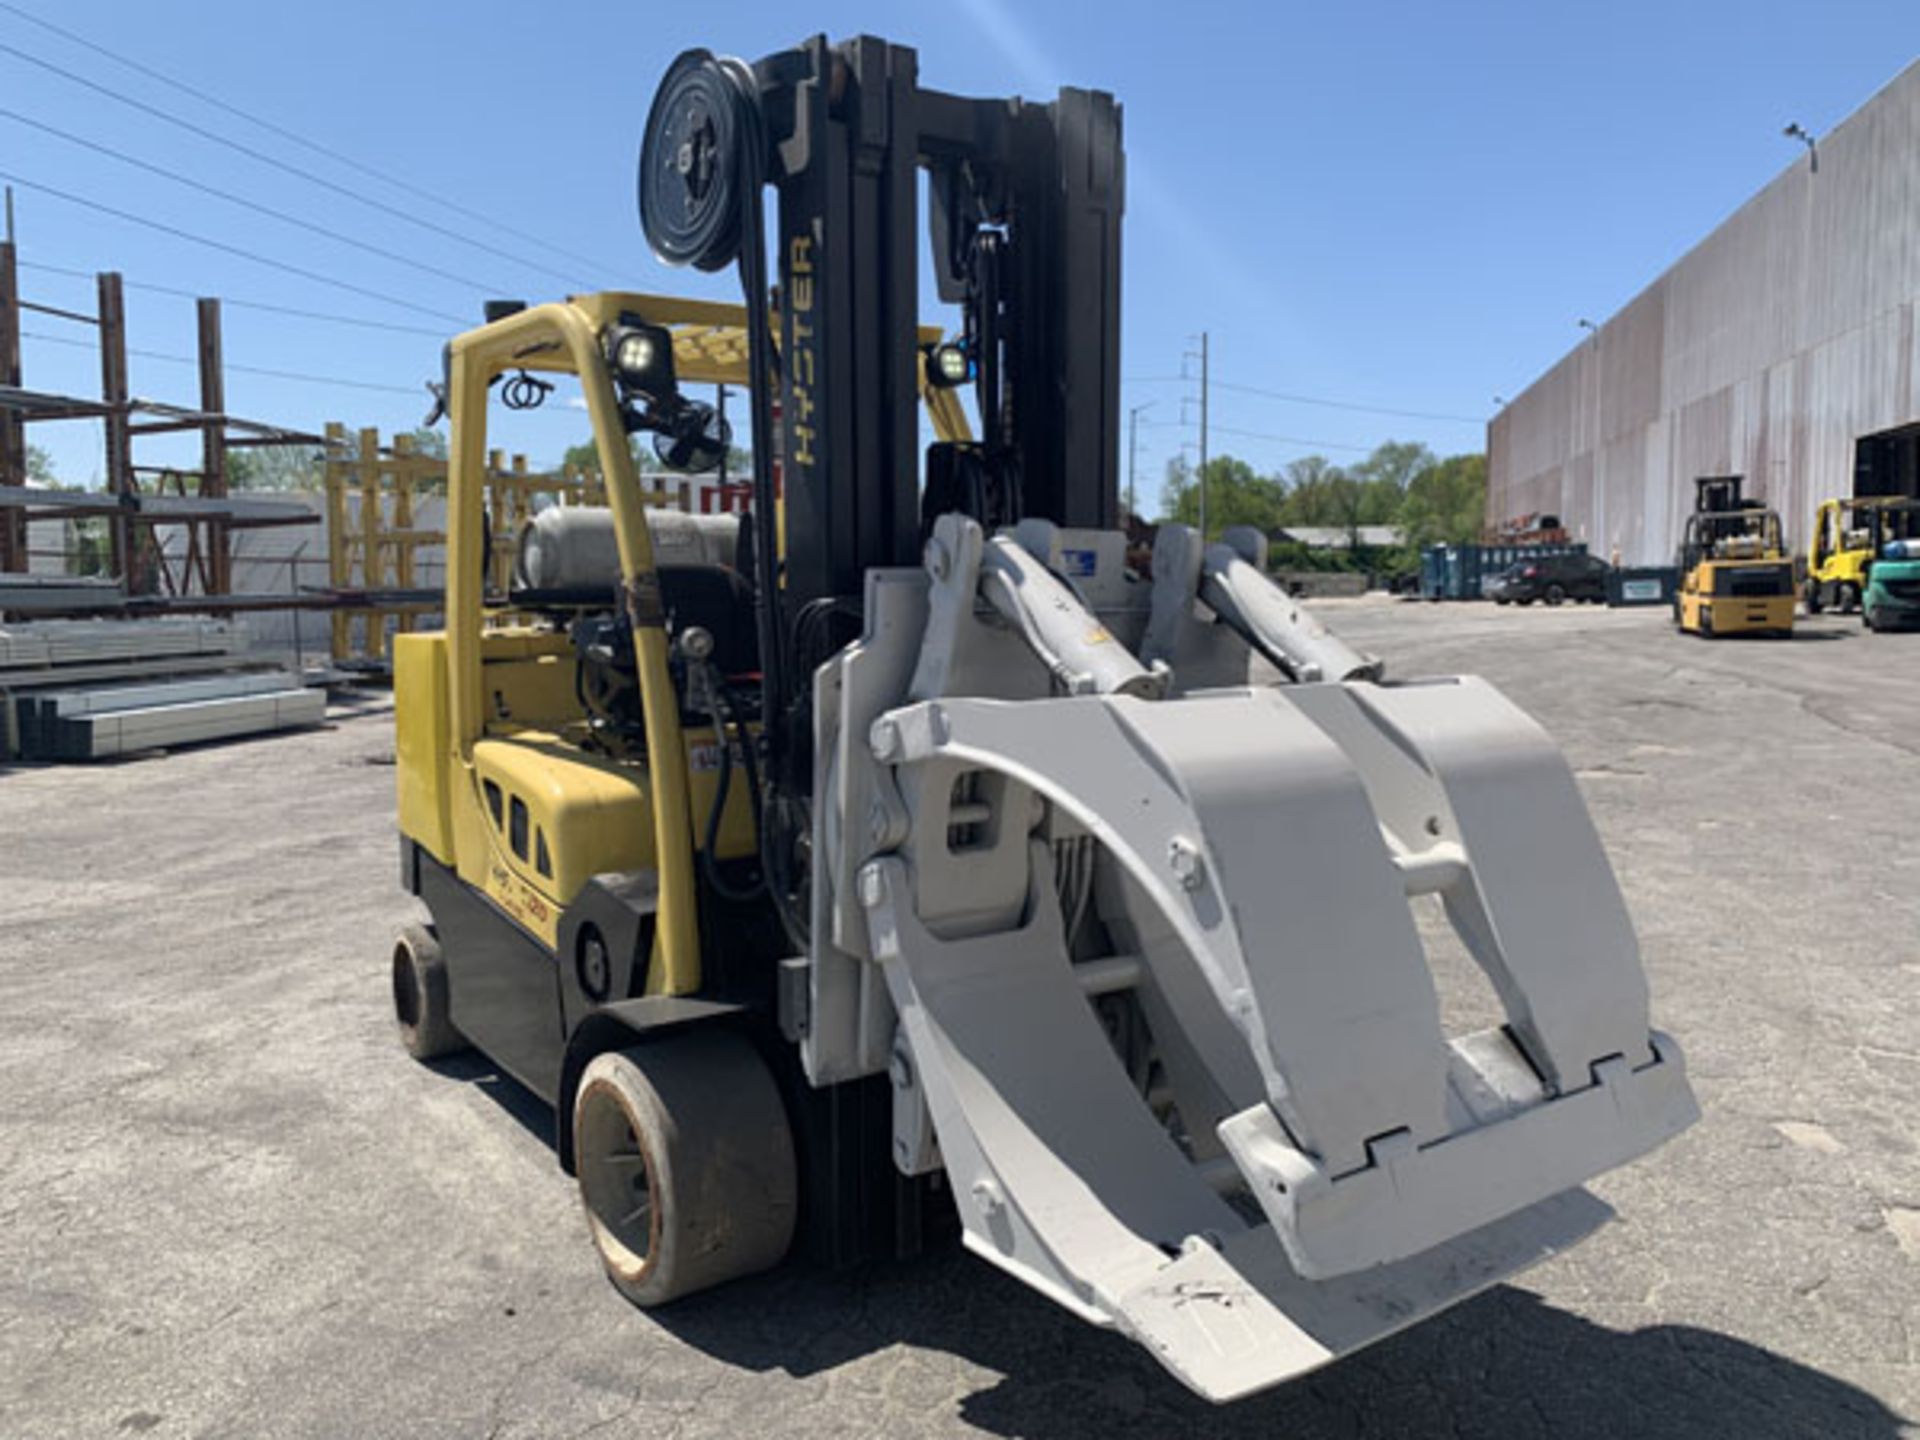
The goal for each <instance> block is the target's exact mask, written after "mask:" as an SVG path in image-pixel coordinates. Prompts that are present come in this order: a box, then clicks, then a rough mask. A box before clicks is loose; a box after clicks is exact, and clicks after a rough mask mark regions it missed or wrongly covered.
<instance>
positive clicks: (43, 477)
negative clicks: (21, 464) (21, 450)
mask: <svg viewBox="0 0 1920 1440" xmlns="http://www.w3.org/2000/svg"><path fill="white" fill-rule="evenodd" d="M27 479H28V480H30V481H37V482H39V483H40V484H42V485H51V484H53V456H51V455H49V454H48V453H47V452H46V451H45V450H42V449H41V448H40V447H39V446H38V445H29V446H27Z"/></svg>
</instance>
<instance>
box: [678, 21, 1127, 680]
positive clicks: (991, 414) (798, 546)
mask: <svg viewBox="0 0 1920 1440" xmlns="http://www.w3.org/2000/svg"><path fill="white" fill-rule="evenodd" d="M717 77H724V79H725V82H726V83H724V84H722V83H721V81H720V79H719V78H717ZM730 142H731V144H732V145H733V146H737V147H738V148H736V149H734V150H733V152H732V153H729V144H730ZM923 171H924V172H925V173H926V174H927V176H928V190H929V197H930V205H929V211H930V213H929V217H928V228H929V231H930V237H931V241H932V247H933V259H934V268H935V272H936V275H937V277H938V288H939V298H940V299H941V300H943V301H947V302H950V303H952V302H958V303H959V304H961V305H962V307H963V310H964V313H965V316H966V336H965V345H966V349H967V352H968V355H969V358H970V361H971V374H970V376H969V378H970V379H971V380H972V381H973V384H974V386H975V393H976V397H977V400H978V405H979V414H980V417H981V421H982V430H983V435H982V438H981V440H980V442H979V443H978V445H975V446H966V447H961V448H962V449H963V450H964V451H965V452H966V453H964V454H955V453H952V452H951V451H946V450H943V449H942V448H941V447H936V450H935V453H934V454H933V455H932V456H930V459H929V466H928V469H929V479H930V481H934V480H938V479H941V478H944V477H947V476H949V475H951V474H952V473H953V472H955V471H956V470H968V471H971V470H984V472H985V473H986V476H987V478H988V480H989V481H990V482H992V483H989V484H986V485H984V486H981V487H979V489H978V490H976V491H971V492H970V491H966V490H965V488H964V487H962V493H978V494H986V495H991V496H994V497H997V499H995V501H994V502H993V509H994V513H992V514H989V515H979V516H977V517H976V518H978V519H980V520H981V521H982V522H983V523H1011V522H1013V521H1017V520H1020V519H1024V518H1028V517H1035V516H1037V517H1041V518H1045V519H1048V520H1051V521H1053V522H1055V523H1056V524H1060V525H1069V526H1087V527H1103V528H1104V527H1111V526H1114V525H1117V524H1118V522H1119V466H1118V437H1119V425H1118V414H1119V395H1120V378H1119V374H1120V372H1119V355H1120V327H1119V314H1120V217H1121V210H1122V205H1123V201H1124V189H1125V185H1124V161H1123V158H1122V152H1121V144H1120V107H1119V105H1118V104H1117V103H1116V102H1115V101H1114V99H1113V97H1112V96H1111V95H1107V94H1104V93H1102V92H1098V91H1087V90H1074V89H1065V90H1062V91H1061V92H1060V94H1059V97H1058V98H1057V99H1056V100H1054V101H1052V102H1051V103H1048V104H1031V103H1028V102H1026V101H1023V100H1018V99H991V100H981V99H970V98H967V97H963V96H957V95H950V94H945V93H943V92H941V91H937V90H930V89H925V88H923V87H922V86H921V85H920V83H919V65H918V58H917V56H916V55H915V52H914V51H913V50H912V49H910V48H908V47H906V46H901V45H893V44H889V43H887V42H885V41H883V40H879V39H875V38H872V37H865V36H863V37H861V38H858V39H855V40H852V41H849V42H846V43H845V44H841V45H837V46H836V45H830V44H829V43H828V42H827V40H826V38H825V37H824V36H816V37H814V38H813V39H810V40H808V41H807V42H805V43H804V44H802V45H799V46H797V47H795V48H793V49H790V50H784V51H781V52H779V53H777V54H774V55H771V56H769V57H767V58H766V59H763V60H761V61H760V62H758V63H757V64H755V65H753V66H751V67H748V66H745V65H742V64H740V62H737V61H729V60H724V59H720V58H718V57H715V56H712V55H709V54H708V53H707V52H705V51H690V52H688V54H686V55H683V56H682V57H681V58H680V60H679V61H677V62H676V63H675V65H674V66H673V67H672V69H671V70H670V71H669V72H668V75H667V77H666V79H665V81H664V82H663V83H662V86H661V90H660V94H659V96H658V98H657V99H656V101H655V104H654V109H653V113H652V114H651V116H650V117H649V120H648V128H647V138H646V143H645V146H644V147H643V153H642V159H641V184H640V192H641V213H642V221H643V224H644V226H645V229H646V232H647V237H648V240H649V242H650V243H651V244H652V246H653V248H654V251H655V253H656V254H658V255H659V256H660V257H661V258H662V259H663V260H666V261H668V262H669V263H676V264H684V263H692V264H695V265H698V266H700V267H701V268H705V269H719V268H721V267H722V266H723V265H725V264H727V263H728V262H729V261H731V260H733V259H734V258H736V256H738V257H739V258H741V259H742V260H743V261H750V260H751V253H750V252H752V251H753V250H754V249H755V248H756V247H757V245H758V243H759V234H758V232H757V231H756V230H755V228H754V226H755V215H754V211H755V209H756V208H757V202H758V196H757V194H754V195H750V194H748V193H747V191H748V190H755V191H757V190H758V188H759V187H760V186H761V185H762V184H764V185H769V186H771V187H772V188H773V190H774V191H775V193H776V196H777V201H778V212H777V219H776V223H775V227H774V229H775V235H776V244H777V247H778V249H777V252H776V253H777V259H776V265H775V267H774V268H775V270H776V271H777V277H778V290H777V292H776V294H775V295H774V297H773V299H774V303H775V305H776V306H777V309H778V313H779V321H778V323H779V326H780V346H779V355H778V357H777V360H776V359H774V357H772V356H769V364H770V365H775V364H777V367H778V382H777V392H778V394H779V396H780V406H781V411H780V427H781V443H780V447H779V449H780V454H781V460H782V465H783V475H784V484H783V496H784V502H785V510H786V536H785V566H784V572H783V574H782V576H781V594H780V596H779V601H780V604H781V606H782V608H783V609H784V610H785V611H786V612H787V615H788V618H789V621H791V618H792V617H793V616H795V615H797V614H798V613H799V611H800V609H801V608H802V607H804V606H806V605H808V604H809V603H811V602H814V601H818V600H830V599H839V600H842V601H850V602H853V603H854V604H856V605H857V604H858V603H859V599H860V596H861V594H862V589H863V586H864V583H865V579H864V577H865V574H866V572H867V571H868V570H870V569H875V568H881V567H888V566H901V565H909V566H910V565H914V564H917V563H918V560H919V554H920V547H921V543H922V541H923V539H924V532H923V524H922V516H921V508H922V507H921V501H920V492H921V466H920V463H919V454H918V451H919V436H920V418H919V409H918V396H919V391H920V384H921V373H920V368H919V367H920V366H921V365H922V364H923V363H924V359H925V357H924V355H923V354H922V352H921V350H920V348H919V343H918V324H919V306H920V296H919V293H918V292H919V283H918V282H919V274H920V267H919V251H918V232H919V226H918V224H917V212H918V209H919V205H920V199H919V196H920V184H921V180H920V177H921V174H922V172H923ZM754 268H755V267H754V266H752V265H751V264H750V263H749V264H744V265H743V270H751V269H754ZM767 298H768V297H767V296H764V295H762V296H758V297H756V296H755V295H752V294H749V295H748V296H747V303H748V305H749V306H750V307H752V306H754V305H756V304H757V303H765V301H766V299H767ZM768 393H773V388H772V387H768ZM766 448H767V447H765V446H764V445H759V446H756V450H757V451H760V450H765V449H766ZM770 498H771V496H770V495H763V496H762V497H761V500H760V508H762V509H763V510H766V511H770V510H771V506H770V505H769V504H768V503H767V501H768V500H770ZM946 498H947V497H946V496H942V500H943V501H945V500H946ZM941 508H942V509H947V508H965V507H964V506H959V507H956V506H954V505H951V504H945V503H943V504H942V506H941ZM782 648H785V647H784V646H783V647H782Z"/></svg>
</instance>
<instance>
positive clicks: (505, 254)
mask: <svg viewBox="0 0 1920 1440" xmlns="http://www.w3.org/2000/svg"><path fill="white" fill-rule="evenodd" d="M3 4H4V0H0V5H3ZM5 8H6V9H8V10H10V11H11V10H14V7H13V6H10V5H8V6H5ZM15 13H18V12H17V11H16V12H15ZM0 53H3V54H7V55H11V56H13V57H14V58H15V59H17V60H24V61H26V62H27V63H28V64H29V65H34V66H38V67H39V68H40V69H42V70H46V71H48V72H50V73H52V74H55V75H58V76H60V77H61V78H62V79H64V80H68V81H71V82H72V83H73V84H75V85H79V86H82V87H83V88H85V89H88V90H91V91H93V92H94V93H95V94H96V95H104V96H106V97H107V98H108V99H109V100H113V101H115V102H117V103H119V104H121V105H127V106H131V107H132V108H133V109H135V110H138V111H140V112H141V113H142V114H146V115H151V116H153V117H154V118H155V119H158V120H164V121H165V122H166V123H167V124H169V125H173V126H176V127H178V128H179V129H182V130H185V131H187V132H188V133H189V134H192V135H197V136H199V137H200V138H201V139H203V140H208V141H211V142H212V143H213V144H215V145H223V146H225V147H226V148H227V149H229V150H233V151H237V152H238V153H239V154H242V155H245V156H246V157H247V158H248V159H250V160H254V161H257V162H259V163H260V164H262V165H269V166H272V167H273V168H274V169H276V170H282V171H285V172H286V173H287V174H289V175H292V176H295V177H296V178H298V179H301V180H304V181H306V182H307V183H308V184H309V185H318V186H320V187H321V188H322V189H325V190H331V191H333V193H334V194H336V195H344V196H346V197H347V199H349V200H354V201H357V202H359V203H360V204H362V205H365V206H368V207H370V208H371V209H374V210H378V211H380V212H381V213H382V214H386V215H391V216H393V217H394V218H396V219H399V220H404V221H406V223H407V224H409V225H417V226H419V227H420V228H421V229H423V230H430V231H432V232H433V233H434V234H436V235H439V236H442V237H444V238H446V239H448V240H454V241H457V242H459V243H460V244H462V245H471V246H472V247H473V248H474V249H476V250H485V251H486V252H487V253H488V254H490V255H497V256H499V257H501V258H502V259H506V260H511V261H513V262H514V263H515V264H517V265H525V266H527V267H528V268H529V269H532V270H538V271H540V272H542V273H543V274H547V275H554V276H558V277H559V278H560V279H562V280H564V281H566V283H568V284H570V285H571V284H577V283H581V282H579V281H578V279H577V277H570V276H568V275H566V274H565V273H564V272H562V271H559V270H555V269H554V268H553V267H552V266H550V265H546V264H543V263H542V262H540V261H538V260H533V259H529V258H528V257H526V256H524V255H516V254H514V253H513V252H512V251H510V250H502V249H499V248H498V247H497V246H493V245H488V244H486V243H485V242H483V241H480V240H475V239H474V238H473V237H472V236H471V235H463V234H461V233H460V232H459V231H458V230H454V229H450V228H448V227H447V226H445V225H436V224H435V223H434V222H433V221H431V220H422V219H421V218H420V217H419V216H418V215H415V214H412V213H411V212H409V211H407V210H403V209H401V208H400V207H399V206H397V205H389V204H387V203H386V202H385V201H384V200H376V199H374V198H373V197H372V196H371V195H365V194H362V193H361V192H360V191H358V190H355V189H353V188H352V187H351V186H348V185H341V184H339V183H338V182H336V181H333V180H329V179H327V177H326V176H324V175H320V174H317V173H315V172H314V171H312V170H306V169H303V168H302V167H300V166H298V165H293V164H289V163H288V162H287V161H285V160H281V159H279V158H278V157H276V156H273V155H269V154H267V153H266V152H265V151H264V150H256V149H254V148H253V147H252V146H251V145H243V144H241V143H240V142H239V141H238V140H235V139H232V138H231V137H229V136H226V135H222V134H220V133H219V132H218V131H217V130H209V129H207V128H206V126H204V125H196V124H194V123H193V121H191V120H183V119H181V118H180V117H179V116H178V115H175V114H172V113H171V112H169V111H166V110H162V109H161V108H160V107H159V106H157V105H149V104H147V103H146V102H145V101H144V100H135V99H134V98H133V97H132V96H130V95H122V94H120V92H119V91H117V90H114V89H113V88H112V87H110V86H107V85H102V84H100V83H98V82H97V81H93V80H89V79H87V77H86V76H84V75H78V74H75V73H74V72H73V71H71V70H68V69H66V68H65V67H64V66H60V65H56V64H54V63H53V62H52V61H51V60H44V59H42V58H41V57H39V56H38V55H32V54H29V53H28V52H27V51H25V50H22V49H20V48H19V47H18V46H15V45H8V44H5V43H3V42H0Z"/></svg>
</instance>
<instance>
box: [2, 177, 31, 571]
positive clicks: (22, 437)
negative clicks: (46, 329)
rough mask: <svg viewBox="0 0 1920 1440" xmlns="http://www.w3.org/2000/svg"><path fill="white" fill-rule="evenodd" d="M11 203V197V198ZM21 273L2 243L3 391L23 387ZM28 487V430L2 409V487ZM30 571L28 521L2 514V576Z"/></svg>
mask: <svg viewBox="0 0 1920 1440" xmlns="http://www.w3.org/2000/svg"><path fill="white" fill-rule="evenodd" d="M9 200H11V195H9ZM20 378H21V369H20V271H19V260H18V257H17V255H16V253H15V251H14V247H13V244H12V242H11V241H0V387H5V388H7V389H16V390H17V389H18V388H19V386H20ZM26 483H27V427H26V424H25V422H23V421H22V420H21V418H20V416H19V414H18V413H17V412H16V411H14V410H12V409H9V408H6V407H0V486H14V485H18V486H24V485H25V484H26ZM26 568H27V520H26V517H25V516H24V515H21V514H17V513H7V514H0V572H8V573H18V572H21V571H24V570H25V569H26Z"/></svg>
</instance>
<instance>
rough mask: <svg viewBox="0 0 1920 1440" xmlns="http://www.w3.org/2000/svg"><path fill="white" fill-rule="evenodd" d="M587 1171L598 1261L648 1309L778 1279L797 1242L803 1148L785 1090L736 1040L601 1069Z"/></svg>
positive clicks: (668, 1049) (682, 1037)
mask: <svg viewBox="0 0 1920 1440" xmlns="http://www.w3.org/2000/svg"><path fill="white" fill-rule="evenodd" d="M573 1155H574V1168H575V1172H576V1173H577V1175H578V1176H579V1181H580V1199H581V1203H582V1204H583V1205H584V1206H585V1208H586V1212H587V1225H588V1228H589V1229H590V1230H591V1231H592V1233H593V1243H594V1247H595V1248H596V1249H597V1250H598V1251H599V1252H600V1262H601V1264H602V1265H604V1266H605V1267H606V1271H607V1278H608V1279H610V1280H611V1281H613V1284H614V1287H615V1288H616V1289H618V1290H619V1291H620V1293H621V1294H622V1295H625V1296H626V1297H627V1299H629V1300H631V1301H632V1302H633V1303H634V1304H635V1305H639V1306H641V1307H642V1308H646V1307H651V1306H654V1305H664V1304H667V1303H668V1302H669V1301H672V1300H678V1299H679V1298H680V1297H682V1296H684V1295H691V1294H693V1293H695V1292H696V1291H700V1290H706V1289H709V1288H711V1287H712V1286H715V1285H720V1284H724V1283H725V1282H726V1281H728V1280H736V1279H739V1278H740V1277H741V1276H744V1275H752V1274H754V1273H756V1272H758V1271H761V1270H767V1269H771V1268H772V1267H773V1266H775V1265H778V1264H779V1263H780V1261H781V1260H782V1259H783V1258H784V1257H785V1255H786V1253H787V1247H788V1246H789V1245H790V1244H791V1243H792V1240H793V1226H794V1215H795V1212H796V1210H797V1208H798V1180H797V1176H796V1171H795V1165H794V1155H793V1136H792V1133H791V1132H790V1131H789V1129H788V1127H787V1113H786V1110H785V1108H784V1107H783V1106H782V1104H781V1101H780V1092H779V1090H778V1089H777V1088H776V1087H775V1085H774V1082H773V1076H772V1075H771V1074H770V1073H769V1072H768V1070H767V1067H766V1064H765V1062H763V1061H762V1060H761V1059H760V1056H759V1054H758V1053H757V1052H756V1051H755V1050H754V1048H753V1045H752V1044H751V1043H750V1042H749V1041H748V1040H747V1039H746V1038H745V1037H744V1036H742V1035H739V1034H736V1033H734V1032H733V1031H730V1030H717V1029H710V1030H697V1031H691V1032H687V1033H683V1034H679V1035H672V1036H668V1037H667V1038H665V1039H661V1040H656V1041H654V1042H652V1043H650V1044H646V1045H639V1046H636V1047H634V1048H633V1049H631V1050H620V1051H609V1052H607V1053H606V1054H603V1055H597V1056H595V1057H594V1059H593V1060H592V1061H591V1062H589V1064H588V1065H587V1068H586V1070H585V1072H584V1073H582V1075H581V1077H580V1089H579V1091H578V1092H577V1093H576V1094H575V1096H574V1102H573Z"/></svg>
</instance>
